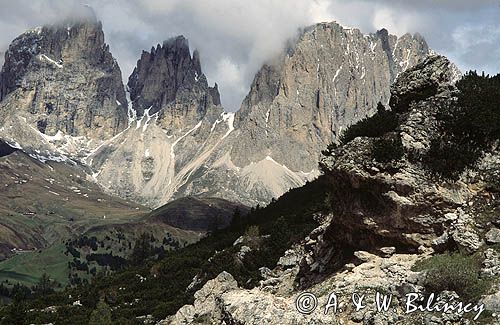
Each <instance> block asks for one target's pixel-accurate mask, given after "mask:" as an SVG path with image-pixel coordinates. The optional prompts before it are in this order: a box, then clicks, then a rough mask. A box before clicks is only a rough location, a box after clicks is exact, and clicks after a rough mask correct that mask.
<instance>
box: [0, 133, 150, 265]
mask: <svg viewBox="0 0 500 325" xmlns="http://www.w3.org/2000/svg"><path fill="white" fill-rule="evenodd" d="M0 147H2V149H1V151H2V152H3V153H4V154H5V153H7V152H9V151H11V152H10V154H8V155H4V154H2V155H1V157H0V259H3V258H5V257H8V256H11V255H12V254H13V253H14V252H15V250H17V251H20V250H34V249H40V248H44V247H47V246H50V245H52V244H53V243H55V242H58V241H60V240H62V239H65V238H68V237H70V236H72V235H78V234H82V233H83V232H84V231H85V230H86V229H89V228H90V227H91V226H95V225H98V224H107V223H112V222H114V223H119V222H126V221H129V220H132V219H134V218H136V217H138V216H140V215H144V214H145V213H147V212H148V211H149V210H148V209H147V208H145V207H143V206H141V205H138V204H135V203H131V202H127V201H125V200H123V199H120V198H118V197H113V196H109V195H107V194H105V193H103V192H102V190H101V189H100V188H99V186H98V185H97V184H95V183H94V182H93V181H92V180H91V179H89V176H88V175H87V174H86V173H85V171H84V170H83V169H82V168H80V167H78V166H71V165H69V164H66V163H61V162H46V163H42V162H40V161H38V160H36V159H34V158H31V157H29V156H28V155H26V154H25V153H23V152H22V151H20V150H15V149H12V148H11V147H10V146H8V145H6V144H5V143H2V142H0ZM8 148H11V149H10V150H9V149H8Z"/></svg>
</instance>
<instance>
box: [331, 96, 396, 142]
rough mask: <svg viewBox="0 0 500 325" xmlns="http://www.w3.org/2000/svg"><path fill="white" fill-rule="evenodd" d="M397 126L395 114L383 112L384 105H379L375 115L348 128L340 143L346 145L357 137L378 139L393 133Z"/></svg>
mask: <svg viewBox="0 0 500 325" xmlns="http://www.w3.org/2000/svg"><path fill="white" fill-rule="evenodd" d="M398 125H399V121H398V116H397V115H396V113H395V112H393V111H387V110H385V107H384V105H382V104H381V103H379V104H378V106H377V113H375V115H373V116H371V117H366V118H364V119H362V120H361V121H359V122H357V123H356V124H353V125H351V126H349V127H348V128H347V129H346V130H345V132H344V133H343V134H342V136H341V137H340V143H342V144H346V143H348V142H349V141H351V140H353V139H355V138H357V137H371V138H373V137H380V136H382V135H384V134H386V133H387V132H391V131H394V130H395V129H396V128H397V127H398Z"/></svg>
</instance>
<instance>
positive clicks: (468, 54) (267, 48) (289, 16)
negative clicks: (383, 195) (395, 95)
mask: <svg viewBox="0 0 500 325" xmlns="http://www.w3.org/2000/svg"><path fill="white" fill-rule="evenodd" d="M82 3H88V4H90V5H91V6H92V7H93V8H94V10H95V12H96V14H97V16H98V18H99V19H100V20H101V21H102V22H103V25H104V32H105V34H106V41H107V42H108V43H109V44H110V47H111V51H112V52H113V55H114V56H115V57H116V58H117V59H118V62H119V64H120V66H121V68H122V72H123V76H124V83H126V81H127V79H128V76H129V75H130V73H131V72H132V70H133V67H134V65H135V62H136V61H137V59H138V58H139V56H140V53H141V51H142V50H143V49H146V50H149V49H150V48H151V46H152V45H155V44H157V43H160V42H162V41H163V40H165V39H167V38H169V37H172V36H176V35H179V34H183V35H184V36H186V37H187V38H188V39H189V41H190V45H191V47H192V48H197V49H198V50H199V51H200V55H201V60H202V66H203V69H204V72H205V74H206V75H207V77H208V79H209V81H210V83H214V82H217V83H218V84H219V89H220V91H221V95H222V102H223V105H224V106H225V108H226V110H230V111H235V110H237V109H238V108H239V106H240V103H241V101H242V99H243V97H244V96H245V95H246V93H247V92H248V89H249V85H250V83H251V82H252V79H253V76H254V75H255V73H256V72H257V70H258V69H259V67H260V66H261V65H262V63H263V62H264V61H265V60H266V59H268V58H270V57H272V56H273V55H274V54H276V53H277V52H278V51H280V50H281V49H282V47H283V44H284V42H285V40H286V39H288V38H290V37H293V36H294V35H295V33H296V31H297V29H298V28H299V27H301V26H306V25H310V24H313V23H316V22H322V21H333V20H336V21H338V22H339V23H341V24H342V25H344V26H350V27H357V28H359V29H361V31H362V32H364V33H371V32H374V31H376V30H377V29H380V28H382V27H385V28H387V29H388V30H389V32H390V33H392V34H397V35H402V34H404V33H406V32H410V33H415V32H419V33H420V34H422V35H423V36H424V37H425V38H426V40H427V42H428V43H429V45H430V47H431V48H433V49H434V50H436V51H437V52H439V53H441V54H444V55H446V56H448V57H449V58H450V59H451V60H452V61H454V62H455V63H457V65H458V66H459V67H460V68H461V69H462V70H469V69H477V70H479V71H482V70H484V71H486V72H487V73H491V74H493V73H495V74H496V73H497V72H500V0H434V1H432V0H418V1H415V0H84V1H78V0H15V1H12V0H0V52H4V51H5V50H6V49H7V47H8V45H9V43H10V42H11V40H12V39H14V38H15V37H16V36H17V35H19V34H20V33H22V32H24V31H25V30H26V29H28V28H32V27H35V26H39V25H43V24H47V23H52V22H55V21H57V20H58V19H61V18H62V17H64V16H65V15H67V14H70V13H72V12H75V11H78V10H81V5H82ZM0 62H3V53H2V59H0Z"/></svg>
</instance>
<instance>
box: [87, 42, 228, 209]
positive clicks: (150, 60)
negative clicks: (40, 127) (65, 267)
mask: <svg viewBox="0 0 500 325" xmlns="http://www.w3.org/2000/svg"><path fill="white" fill-rule="evenodd" d="M128 90H129V92H130V99H131V102H130V103H129V105H130V110H129V116H130V125H129V127H128V128H127V129H126V130H125V131H124V132H122V133H120V134H119V135H118V136H116V137H114V138H113V139H111V140H110V141H107V142H106V143H104V144H103V145H102V146H101V147H100V148H99V149H98V150H97V151H96V152H94V153H92V155H91V156H89V159H88V160H87V163H89V164H90V166H91V167H92V169H93V170H94V171H95V173H94V175H95V178H96V180H97V181H98V182H99V183H101V184H102V186H103V187H104V188H106V189H107V190H108V191H110V192H112V193H115V194H118V195H120V196H122V197H127V198H131V199H134V200H136V201H140V202H142V203H145V204H148V205H150V206H154V207H156V206H160V205H162V204H165V203H167V202H168V201H170V200H172V199H173V198H174V195H175V194H176V193H182V194H183V195H181V196H185V195H186V194H187V193H186V192H185V191H180V190H179V189H180V188H181V187H183V186H189V182H188V179H190V178H191V177H193V178H194V177H195V175H200V173H202V171H200V169H201V168H205V166H210V162H209V158H210V157H212V155H213V152H214V151H215V150H216V149H217V148H219V147H220V144H221V142H222V140H223V139H224V135H225V134H226V133H227V132H228V131H229V132H231V131H232V130H230V128H229V124H227V123H221V122H223V121H226V120H228V118H229V116H230V115H228V114H226V113H224V111H223V109H222V107H221V106H220V95H219V92H218V89H217V84H215V85H214V87H209V86H208V82H207V78H206V77H205V75H204V74H203V72H202V70H201V65H200V58H199V54H198V52H197V51H194V53H193V55H191V54H190V49H189V44H188V41H187V40H186V39H185V38H184V37H183V36H179V37H176V38H173V39H170V40H168V41H166V42H164V43H163V45H158V46H157V47H156V48H152V49H151V52H143V53H142V55H141V58H140V60H138V61H137V67H136V68H135V69H134V72H133V73H132V75H131V76H130V78H129V82H128ZM116 166H121V168H116Z"/></svg>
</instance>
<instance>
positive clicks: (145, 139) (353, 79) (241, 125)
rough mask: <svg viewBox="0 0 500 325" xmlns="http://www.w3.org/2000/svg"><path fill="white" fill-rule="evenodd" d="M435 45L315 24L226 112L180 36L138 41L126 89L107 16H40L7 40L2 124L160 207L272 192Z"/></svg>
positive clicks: (313, 164) (301, 179)
mask: <svg viewBox="0 0 500 325" xmlns="http://www.w3.org/2000/svg"><path fill="white" fill-rule="evenodd" d="M55 44H58V45H57V46H56V45H55ZM28 45H33V46H31V47H30V46H28ZM83 48H85V50H84V51H80V50H81V49H83ZM77 53H80V54H78V55H77ZM427 54H429V49H428V46H427V44H426V43H425V41H424V40H423V39H422V37H421V36H419V35H414V36H412V35H409V34H406V35H404V36H402V37H400V38H398V37H396V36H393V35H389V34H388V32H387V31H386V30H381V31H379V32H377V33H376V34H370V35H363V34H362V33H361V32H360V31H359V30H357V29H345V28H343V27H342V26H340V25H338V24H337V23H321V24H317V25H314V26H311V27H309V28H307V29H305V30H304V31H302V32H301V34H300V36H299V38H298V39H297V41H296V42H295V43H293V44H292V45H290V47H289V48H288V49H287V50H286V51H285V52H284V53H283V54H282V55H281V56H280V57H278V58H275V59H273V60H272V62H274V63H273V64H270V63H269V64H266V65H264V66H263V68H262V69H261V70H260V71H259V72H258V73H257V75H256V77H255V80H254V82H253V84H252V87H251V90H250V92H249V94H248V96H247V97H246V99H245V100H244V101H243V104H242V107H241V109H240V110H239V111H238V112H237V113H226V112H224V110H223V108H222V107H221V106H220V94H219V92H218V89H217V84H215V85H214V86H213V87H210V86H209V85H208V83H207V79H206V77H205V76H204V74H203V72H202V71H201V64H200V55H199V53H198V52H197V51H194V52H193V54H192V55H191V53H190V49H189V45H188V42H187V40H186V39H185V38H183V37H181V36H180V37H176V38H173V39H171V40H168V41H166V42H164V43H163V44H162V45H158V46H157V47H156V48H152V49H151V51H150V52H143V53H142V55H141V58H140V60H138V63H137V67H136V68H135V70H134V72H133V74H132V75H131V76H130V78H129V81H128V84H127V89H128V92H129V94H130V97H129V100H127V98H126V95H125V92H124V90H123V87H122V83H121V78H120V70H119V68H118V65H117V64H116V61H115V60H114V59H113V58H112V56H111V54H110V53H109V49H108V47H107V45H105V43H104V36H103V32H102V28H101V24H100V23H99V22H97V21H96V20H94V19H90V20H89V21H84V22H82V23H77V24H75V25H74V26H73V27H71V26H69V25H68V26H58V27H55V26H54V27H44V28H41V29H37V30H35V31H31V32H28V33H26V34H24V35H23V36H21V37H20V38H18V39H16V41H14V42H13V44H12V45H11V48H10V49H9V51H8V52H7V54H6V62H5V64H4V68H3V70H2V71H3V72H2V74H1V80H2V82H0V84H1V85H2V86H1V87H0V88H1V89H2V98H3V100H2V102H1V108H0V110H1V111H2V112H4V113H3V114H2V115H1V116H2V117H1V118H2V128H1V129H0V130H1V131H0V136H1V137H2V138H3V139H5V141H7V142H9V143H10V144H11V145H13V146H15V147H19V148H22V149H23V150H25V151H26V152H28V153H29V154H30V155H32V156H33V157H38V158H39V159H41V160H50V159H57V160H66V161H74V162H76V163H78V164H80V165H81V166H82V168H84V169H85V170H86V171H87V173H88V174H89V176H91V177H92V178H93V179H94V180H95V181H96V182H98V183H99V184H100V185H101V186H102V187H103V188H104V189H105V190H106V191H108V192H109V193H111V194H114V195H118V196H121V197H122V198H126V199H132V200H135V201H137V202H140V203H143V204H147V205H149V206H151V207H157V206H160V205H162V204H165V203H166V202H168V201H170V200H172V199H174V198H179V197H183V196H206V197H221V198H225V199H228V200H231V201H238V202H241V203H244V204H246V205H256V204H265V203H267V202H269V201H270V200H271V198H276V197H279V196H280V195H281V194H283V193H284V192H286V191H287V190H288V189H290V188H293V187H298V186H301V185H303V184H304V183H305V182H306V181H308V180H311V179H314V178H315V177H317V175H318V174H319V169H318V167H317V161H318V158H319V155H320V152H321V150H322V149H324V148H325V147H326V146H327V145H328V144H329V143H330V142H332V141H337V140H338V137H339V135H340V134H341V133H342V130H343V129H345V128H346V127H347V126H348V125H350V124H352V123H354V122H356V121H358V120H359V119H361V118H363V117H365V116H368V115H371V114H373V113H374V112H375V107H376V106H377V103H378V102H382V103H387V102H388V98H389V86H390V84H391V83H392V82H393V81H394V78H395V77H396V76H397V75H398V74H399V73H401V72H402V71H404V70H406V69H408V68H409V67H411V66H412V65H414V64H415V63H417V62H418V61H419V60H421V59H423V58H424V57H425V56H426V55H427ZM86 69H89V71H92V72H91V73H89V72H85V73H83V71H86ZM84 76H85V77H84ZM16 78H17V79H16ZM89 78H95V79H93V80H94V81H91V80H89ZM39 84H40V86H39V87H38V86H35V85H39ZM68 87H69V88H68ZM61 89H62V90H63V91H60V90H61ZM14 107H23V109H22V110H21V111H19V110H16V109H14ZM19 112H22V113H19ZM13 130H15V131H13ZM116 166H122V167H120V168H116Z"/></svg>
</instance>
